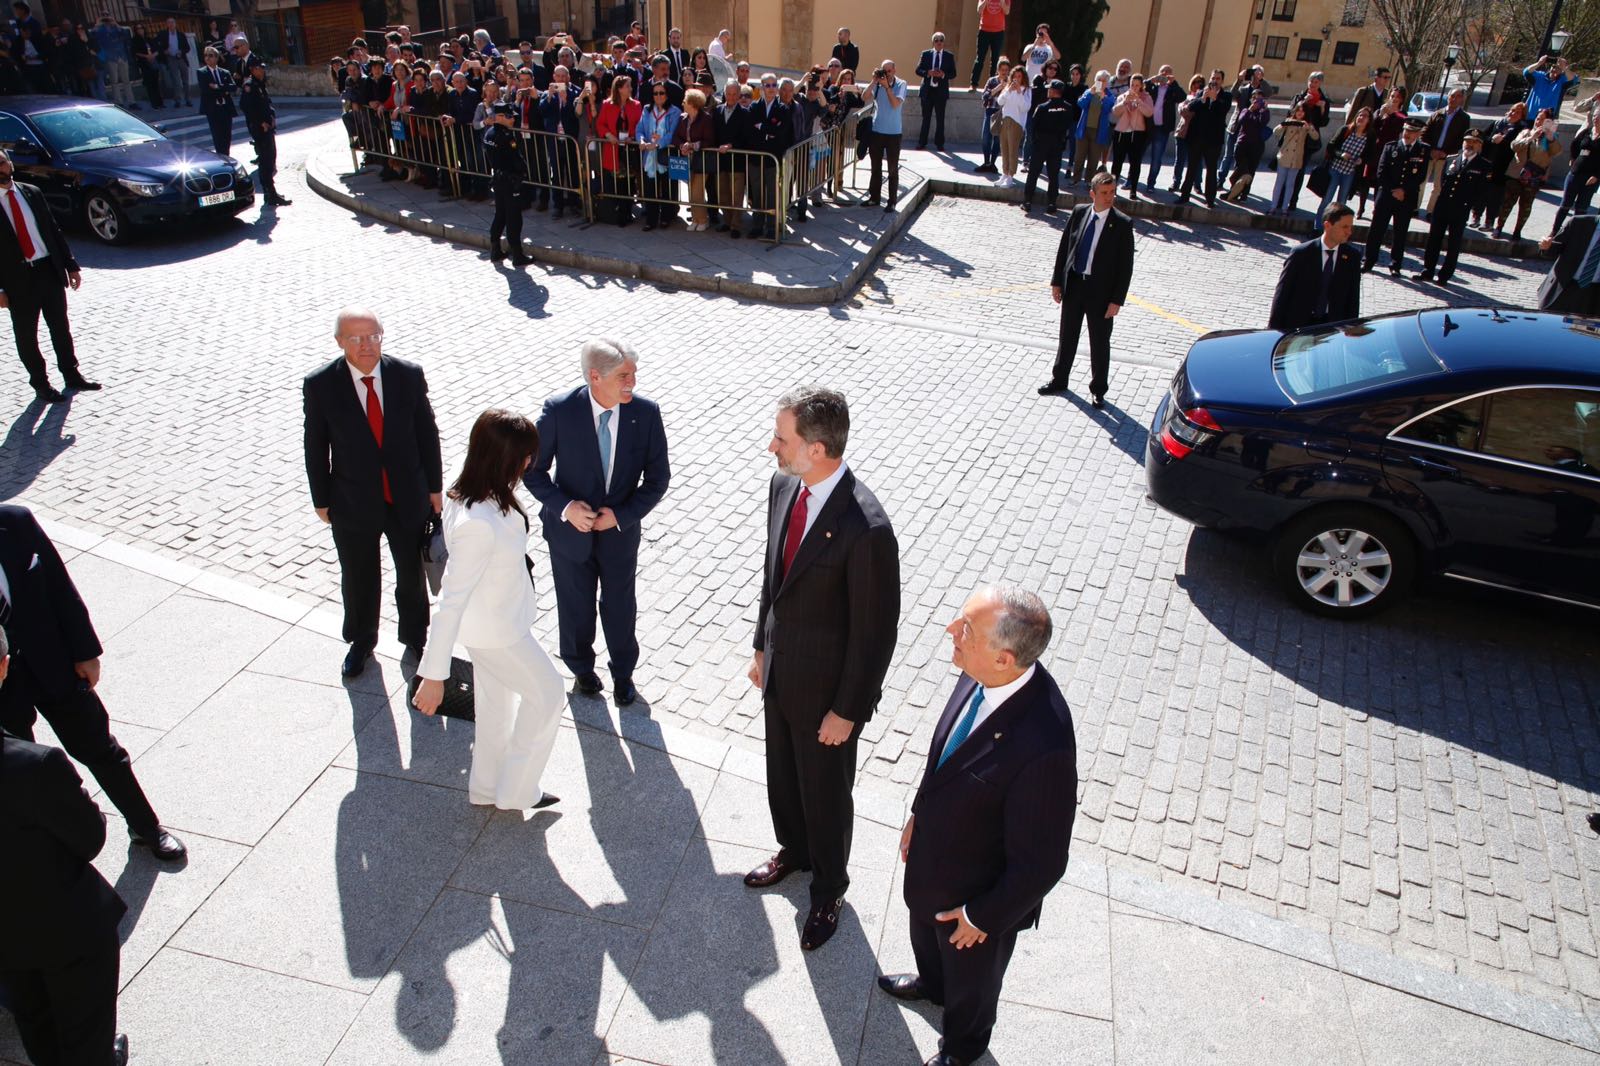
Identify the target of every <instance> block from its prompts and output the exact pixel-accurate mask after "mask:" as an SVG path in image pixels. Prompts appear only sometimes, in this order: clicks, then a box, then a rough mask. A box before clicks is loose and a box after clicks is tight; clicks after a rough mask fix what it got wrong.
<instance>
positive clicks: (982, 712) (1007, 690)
mask: <svg viewBox="0 0 1600 1066" xmlns="http://www.w3.org/2000/svg"><path fill="white" fill-rule="evenodd" d="M1038 668H1039V664H1038V663H1032V664H1030V665H1029V666H1028V668H1027V669H1026V670H1024V671H1022V676H1020V677H1018V678H1017V679H1016V680H1015V681H1013V682H1011V683H1010V684H1008V685H1000V686H998V687H996V688H986V689H984V690H983V702H982V703H980V704H978V716H977V717H976V718H974V719H973V720H972V728H971V729H970V730H968V731H967V739H966V740H963V741H962V742H961V743H963V744H965V743H966V742H967V740H971V739H972V738H973V737H975V736H977V735H978V730H979V729H980V728H981V727H982V726H983V723H984V722H986V721H988V720H989V718H990V717H991V716H992V715H993V714H994V712H995V711H998V710H999V709H1000V708H1001V706H1003V705H1004V704H1005V702H1006V700H1009V699H1010V698H1011V697H1012V696H1015V695H1016V694H1017V690H1018V689H1020V688H1022V686H1023V685H1026V684H1027V683H1028V682H1029V681H1032V680H1033V674H1034V671H1036V670H1037V669H1038ZM966 713H967V712H966V708H965V707H963V708H962V709H961V714H966ZM956 721H957V722H960V721H961V715H957V716H956ZM954 728H955V726H953V725H952V726H951V729H954ZM946 740H947V741H948V738H946ZM956 750H957V751H960V750H961V749H960V748H959V747H958V748H957V749H956ZM961 917H962V918H963V919H965V921H966V923H967V924H968V925H972V919H971V918H969V917H967V905H966V904H965V903H963V904H962V905H961ZM972 928H974V929H978V927H977V926H975V925H972ZM984 931H985V930H982V929H978V932H980V933H982V932H984Z"/></svg>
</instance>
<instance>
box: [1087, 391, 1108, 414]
mask: <svg viewBox="0 0 1600 1066" xmlns="http://www.w3.org/2000/svg"><path fill="white" fill-rule="evenodd" d="M1105 405H1106V398H1105V397H1104V396H1101V395H1098V394H1094V395H1091V396H1090V397H1089V406H1091V407H1093V408H1094V409H1095V410H1097V411H1098V410H1099V409H1100V408H1102V407H1104V406H1105Z"/></svg>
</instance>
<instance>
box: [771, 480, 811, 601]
mask: <svg viewBox="0 0 1600 1066" xmlns="http://www.w3.org/2000/svg"><path fill="white" fill-rule="evenodd" d="M810 498H811V490H810V489H808V488H806V487H805V486H803V485H802V486H801V487H800V495H799V496H798V497H796V498H795V501H794V507H793V508H791V509H790V511H789V532H788V533H787V534H785V535H784V538H783V572H782V573H780V574H779V575H778V578H779V580H782V579H783V578H785V577H787V576H788V574H789V567H790V566H791V565H793V563H794V553H795V552H797V551H799V550H800V538H802V537H804V536H805V535H806V501H807V500H809V499H810Z"/></svg>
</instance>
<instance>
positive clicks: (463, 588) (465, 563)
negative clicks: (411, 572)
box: [417, 519, 494, 681]
mask: <svg viewBox="0 0 1600 1066" xmlns="http://www.w3.org/2000/svg"><path fill="white" fill-rule="evenodd" d="M493 556H494V529H493V528H492V527H491V526H490V525H489V523H488V522H485V521H483V520H482V519H469V520H468V521H465V522H462V523H461V524H460V525H458V526H457V527H456V528H455V531H454V532H453V534H452V535H451V537H450V557H449V559H447V560H446V561H445V564H444V579H443V580H442V581H441V582H440V583H439V605H438V606H437V607H435V608H434V611H433V624H432V625H430V626H429V627H428V646H427V647H425V648H424V649H422V661H421V662H420V663H418V664H417V676H419V677H423V678H426V679H428V680H429V681H443V680H445V679H446V678H448V677H449V676H450V653H451V651H452V650H454V648H455V646H456V634H457V633H458V632H460V631H461V614H462V612H463V611H465V610H466V607H467V601H468V600H469V599H471V598H472V592H473V590H474V589H476V588H477V587H478V581H479V579H480V578H482V577H483V572H484V570H486V569H488V566H489V560H490V559H491V558H493Z"/></svg>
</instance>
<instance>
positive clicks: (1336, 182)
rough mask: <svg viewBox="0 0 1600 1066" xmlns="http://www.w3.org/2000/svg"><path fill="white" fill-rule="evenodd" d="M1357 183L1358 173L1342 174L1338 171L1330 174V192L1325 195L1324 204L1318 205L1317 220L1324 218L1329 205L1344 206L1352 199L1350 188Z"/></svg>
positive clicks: (1332, 171)
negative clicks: (1346, 201) (1343, 204)
mask: <svg viewBox="0 0 1600 1066" xmlns="http://www.w3.org/2000/svg"><path fill="white" fill-rule="evenodd" d="M1355 183H1356V172H1355V171H1353V170H1352V171H1351V172H1350V173H1348V174H1341V173H1339V172H1338V171H1337V170H1331V171H1329V172H1328V191H1327V192H1326V193H1324V194H1323V197H1322V203H1320V204H1318V205H1317V218H1318V219H1319V220H1320V219H1321V218H1322V213H1323V212H1324V211H1326V210H1327V209H1328V205H1329V204H1342V203H1344V202H1345V200H1347V199H1349V197H1350V187H1351V186H1352V185H1354V184H1355Z"/></svg>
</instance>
